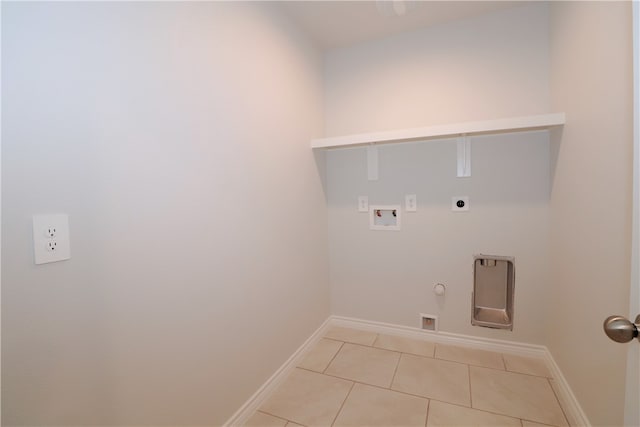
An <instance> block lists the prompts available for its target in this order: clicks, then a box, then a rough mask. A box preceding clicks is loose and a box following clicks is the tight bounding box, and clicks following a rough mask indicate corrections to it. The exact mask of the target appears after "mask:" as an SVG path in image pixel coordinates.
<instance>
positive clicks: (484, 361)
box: [436, 344, 504, 370]
mask: <svg viewBox="0 0 640 427" xmlns="http://www.w3.org/2000/svg"><path fill="white" fill-rule="evenodd" d="M436 359H444V360H451V361H453V362H460V363H466V364H469V365H474V366H483V367H485V368H493V369H502V370H504V363H502V354H500V353H494V352H492V351H485V350H478V349H475V348H467V347H458V346H453V345H445V344H438V345H436Z"/></svg>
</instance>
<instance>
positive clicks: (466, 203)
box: [451, 196, 469, 212]
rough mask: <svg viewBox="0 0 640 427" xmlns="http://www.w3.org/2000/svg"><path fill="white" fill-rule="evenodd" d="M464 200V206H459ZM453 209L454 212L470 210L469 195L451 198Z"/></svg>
mask: <svg viewBox="0 0 640 427" xmlns="http://www.w3.org/2000/svg"><path fill="white" fill-rule="evenodd" d="M458 202H462V204H463V206H462V207H460V206H458ZM451 210H452V211H453V212H467V211H468V210H469V196H454V197H452V198H451Z"/></svg>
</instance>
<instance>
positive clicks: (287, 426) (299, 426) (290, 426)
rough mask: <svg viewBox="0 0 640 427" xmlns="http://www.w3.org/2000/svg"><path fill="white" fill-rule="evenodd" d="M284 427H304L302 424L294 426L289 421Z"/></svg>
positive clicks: (294, 424)
mask: <svg viewBox="0 0 640 427" xmlns="http://www.w3.org/2000/svg"><path fill="white" fill-rule="evenodd" d="M284 427H304V426H303V425H302V424H296V423H292V422H291V421H289V422H288V423H287V425H286V426H284Z"/></svg>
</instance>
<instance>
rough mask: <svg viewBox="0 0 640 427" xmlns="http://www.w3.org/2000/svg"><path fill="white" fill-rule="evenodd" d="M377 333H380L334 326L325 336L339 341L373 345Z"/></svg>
mask: <svg viewBox="0 0 640 427" xmlns="http://www.w3.org/2000/svg"><path fill="white" fill-rule="evenodd" d="M377 335H378V334H376V333H375V332H369V331H361V330H359V329H351V328H343V327H340V326H333V327H332V328H331V329H329V331H327V333H326V334H325V335H324V336H325V337H327V338H331V339H334V340H338V341H345V342H351V343H354V344H362V345H372V344H373V342H374V341H375V340H376V336H377Z"/></svg>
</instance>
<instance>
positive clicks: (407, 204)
mask: <svg viewBox="0 0 640 427" xmlns="http://www.w3.org/2000/svg"><path fill="white" fill-rule="evenodd" d="M404 210H406V211H407V212H416V211H417V210H418V202H417V199H416V195H415V194H406V195H405V196H404Z"/></svg>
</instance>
